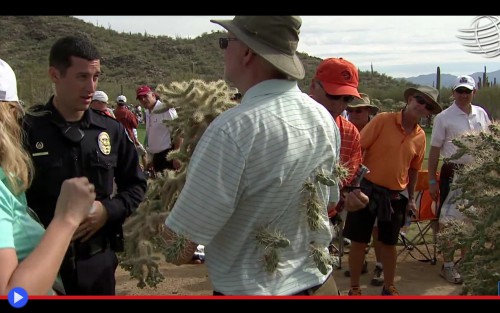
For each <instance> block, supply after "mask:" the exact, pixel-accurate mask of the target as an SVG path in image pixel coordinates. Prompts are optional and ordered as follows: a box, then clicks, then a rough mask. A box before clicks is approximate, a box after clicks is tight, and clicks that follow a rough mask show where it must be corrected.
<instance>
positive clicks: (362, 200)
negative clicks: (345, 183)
mask: <svg viewBox="0 0 500 313" xmlns="http://www.w3.org/2000/svg"><path fill="white" fill-rule="evenodd" d="M344 197H345V198H344V208H345V209H346V210H347V211H348V212H355V211H359V210H361V209H363V208H365V207H366V206H367V205H368V202H370V199H369V198H368V196H367V195H365V194H364V193H363V192H361V190H360V189H354V190H353V191H351V192H345V193H344Z"/></svg>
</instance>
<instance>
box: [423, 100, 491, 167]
mask: <svg viewBox="0 0 500 313" xmlns="http://www.w3.org/2000/svg"><path fill="white" fill-rule="evenodd" d="M490 124H491V121H490V119H489V117H488V114H487V113H486V111H485V110H484V109H483V108H482V107H480V106H477V105H472V110H471V114H469V115H468V114H467V113H465V112H464V111H462V110H460V108H459V107H458V106H457V105H456V104H455V102H453V104H452V105H451V106H450V107H449V108H447V109H446V110H444V111H442V112H441V113H439V114H438V115H436V117H435V118H434V125H433V126H432V136H431V146H432V147H439V148H441V157H443V158H449V157H451V156H452V155H453V154H455V152H456V151H457V149H458V148H457V146H455V145H454V144H453V143H452V142H451V141H452V140H453V139H455V138H458V137H460V135H462V134H464V133H467V132H471V131H481V130H487V129H488V125H490ZM471 162H472V159H471V156H470V155H464V156H462V157H461V158H460V159H458V160H453V163H459V164H467V163H471Z"/></svg>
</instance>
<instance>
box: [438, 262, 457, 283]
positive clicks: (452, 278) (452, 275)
mask: <svg viewBox="0 0 500 313" xmlns="http://www.w3.org/2000/svg"><path fill="white" fill-rule="evenodd" d="M440 275H441V277H443V278H444V279H446V280H447V281H448V282H450V283H452V284H461V283H462V276H460V273H459V272H458V271H457V269H456V268H455V267H454V266H452V267H444V266H442V267H441V273H440Z"/></svg>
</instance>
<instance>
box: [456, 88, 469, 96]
mask: <svg viewBox="0 0 500 313" xmlns="http://www.w3.org/2000/svg"><path fill="white" fill-rule="evenodd" d="M455 92H456V93H459V94H464V93H465V94H468V95H470V94H471V93H472V90H470V89H467V88H457V89H455Z"/></svg>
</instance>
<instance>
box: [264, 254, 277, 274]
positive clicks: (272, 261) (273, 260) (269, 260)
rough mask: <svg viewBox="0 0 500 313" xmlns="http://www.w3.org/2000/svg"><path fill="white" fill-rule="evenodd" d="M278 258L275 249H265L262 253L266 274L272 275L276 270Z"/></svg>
mask: <svg viewBox="0 0 500 313" xmlns="http://www.w3.org/2000/svg"><path fill="white" fill-rule="evenodd" d="M278 264H279V256H278V250H277V249H276V248H269V249H266V250H265V252H264V269H265V270H266V272H268V273H270V274H273V273H275V272H276V270H277V269H278Z"/></svg>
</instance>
